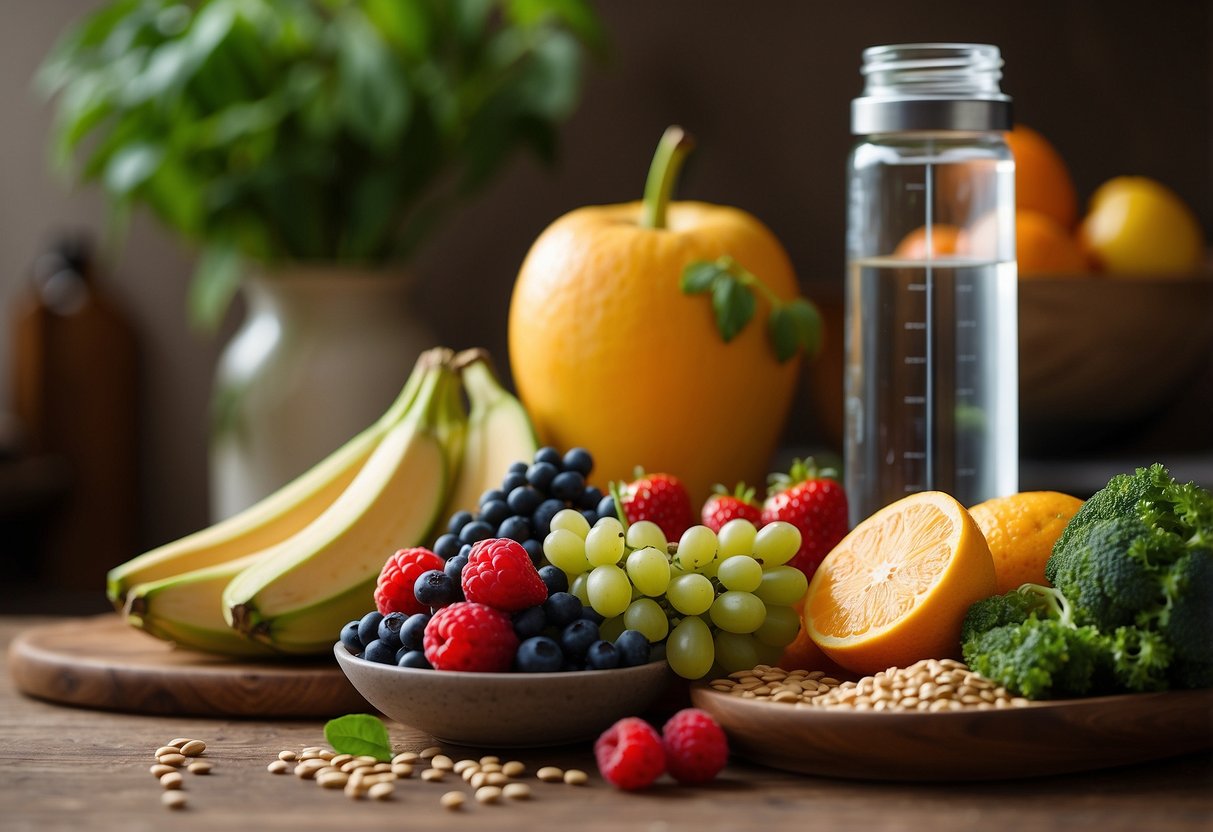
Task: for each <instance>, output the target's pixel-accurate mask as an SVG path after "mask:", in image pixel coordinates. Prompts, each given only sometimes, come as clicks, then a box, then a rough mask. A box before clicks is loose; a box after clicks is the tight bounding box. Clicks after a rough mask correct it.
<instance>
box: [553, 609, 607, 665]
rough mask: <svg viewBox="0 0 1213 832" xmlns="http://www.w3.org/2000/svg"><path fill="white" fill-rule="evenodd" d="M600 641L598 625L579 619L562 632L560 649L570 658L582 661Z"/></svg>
mask: <svg viewBox="0 0 1213 832" xmlns="http://www.w3.org/2000/svg"><path fill="white" fill-rule="evenodd" d="M596 641H598V625H597V624H595V623H594V622H593V621H587V620H586V619H584V618H578V619H577V620H576V621H574V622H573V623H572V624H569V625H567V626H566V627H565V628H564V629H563V630H561V631H560V649H561V650H563V651H564V653H565V655H566V656H568V657H570V658H575V659H580V658H582V657H583V656H585V652H586V651H587V650H589V649H590V645H591V644H593V643H594V642H596Z"/></svg>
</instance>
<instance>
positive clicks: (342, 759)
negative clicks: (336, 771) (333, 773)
mask: <svg viewBox="0 0 1213 832" xmlns="http://www.w3.org/2000/svg"><path fill="white" fill-rule="evenodd" d="M352 759H354V755H353V754H337V755H336V756H334V757H333V759H331V760H329V765H330V766H335V767H336V768H341V767H342V766H343V765H345V764H346V763H348V762H349V761H350V760H352Z"/></svg>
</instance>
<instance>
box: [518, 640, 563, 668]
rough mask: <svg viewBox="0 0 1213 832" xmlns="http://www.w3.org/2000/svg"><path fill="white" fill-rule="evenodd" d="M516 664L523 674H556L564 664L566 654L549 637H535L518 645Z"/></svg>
mask: <svg viewBox="0 0 1213 832" xmlns="http://www.w3.org/2000/svg"><path fill="white" fill-rule="evenodd" d="M514 664H515V666H516V667H517V668H518V670H520V671H521V672H523V673H555V672H556V671H558V670H560V668H561V666H562V665H563V664H564V654H563V653H561V652H560V645H558V644H557V643H556V642H554V641H552V640H551V639H550V638H548V637H547V636H534V637H533V638H528V639H527V640H526V641H524V642H522V644H520V645H518V652H517V653H515V654H514Z"/></svg>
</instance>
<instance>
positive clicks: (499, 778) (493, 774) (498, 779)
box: [484, 771, 510, 786]
mask: <svg viewBox="0 0 1213 832" xmlns="http://www.w3.org/2000/svg"><path fill="white" fill-rule="evenodd" d="M484 782H486V783H488V784H489V785H490V786H504V785H505V784H506V783H508V782H510V778H508V777H506V776H505V775H504V774H502V773H501V772H500V771H490V772H489V773H488V774H487V775H485V778H484Z"/></svg>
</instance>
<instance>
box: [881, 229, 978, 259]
mask: <svg viewBox="0 0 1213 832" xmlns="http://www.w3.org/2000/svg"><path fill="white" fill-rule="evenodd" d="M961 238H962V232H961V230H960V229H959V228H958V227H957V226H955V225H945V224H943V223H940V224H937V225H933V226H932V227H931V242H930V245H928V244H927V227H926V226H925V225H920V226H919V227H918V228H915V229H914V230H913V231H911V232H910V233H909V234H907V235H906V236H905V237H903V238H902V239H901V242H900V243H898V244H897V248H895V249H893V256H894V257H904V258H906V259H907V260H926V259H927V258H928V257H946V256H948V255H952V254H956V253H957V251H958V249H959V245H960V241H961Z"/></svg>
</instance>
